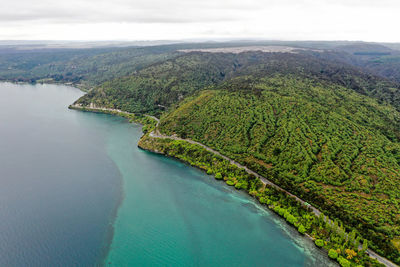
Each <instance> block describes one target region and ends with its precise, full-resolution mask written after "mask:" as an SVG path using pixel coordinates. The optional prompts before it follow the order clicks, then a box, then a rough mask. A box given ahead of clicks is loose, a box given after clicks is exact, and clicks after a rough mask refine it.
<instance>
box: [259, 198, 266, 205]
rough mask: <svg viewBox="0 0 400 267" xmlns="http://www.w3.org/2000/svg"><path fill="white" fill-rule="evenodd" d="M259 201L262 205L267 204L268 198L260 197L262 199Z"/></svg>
mask: <svg viewBox="0 0 400 267" xmlns="http://www.w3.org/2000/svg"><path fill="white" fill-rule="evenodd" d="M258 201H260V203H261V204H266V203H267V198H266V197H260V199H259V200H258Z"/></svg>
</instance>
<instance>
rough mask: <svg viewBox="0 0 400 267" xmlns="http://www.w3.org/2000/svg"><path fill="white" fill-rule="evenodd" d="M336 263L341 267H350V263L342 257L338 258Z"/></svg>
mask: <svg viewBox="0 0 400 267" xmlns="http://www.w3.org/2000/svg"><path fill="white" fill-rule="evenodd" d="M338 262H339V264H340V266H342V267H350V266H351V264H350V262H349V261H348V260H346V259H345V258H343V257H342V256H340V257H339V258H338Z"/></svg>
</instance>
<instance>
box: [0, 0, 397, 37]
mask: <svg viewBox="0 0 400 267" xmlns="http://www.w3.org/2000/svg"><path fill="white" fill-rule="evenodd" d="M0 1H2V3H3V4H4V6H5V8H2V9H1V10H0V40H58V41H140V40H143V41H156V40H171V41H174V40H179V41H184V40H197V39H201V40H215V39H218V40H220V39H234V40H240V39H245V40H247V39H262V40H283V41H295V40H297V41H328V40H348V41H365V42H400V36H398V35H396V34H394V33H395V32H394V26H395V25H400V17H399V16H397V14H398V11H400V3H399V2H398V1H394V0H381V1H379V2H376V1H371V0H366V1H361V0H350V1H345V0H336V1H333V0H320V1H317V0H297V1H295V0H283V1H282V0H281V1H278V0H267V1H257V0H249V1H246V3H244V2H243V1H238V0H225V1H215V0H203V1H197V0H186V1H179V0H165V1H159V0H147V1H143V0H116V1H113V2H110V1H106V0H70V1H68V2H63V1H57V2H54V1H50V0H41V1H37V0H14V1H7V0H0Z"/></svg>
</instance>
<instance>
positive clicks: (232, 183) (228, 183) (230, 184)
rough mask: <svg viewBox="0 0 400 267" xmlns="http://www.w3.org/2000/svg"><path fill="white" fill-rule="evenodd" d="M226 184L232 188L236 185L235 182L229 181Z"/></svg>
mask: <svg viewBox="0 0 400 267" xmlns="http://www.w3.org/2000/svg"><path fill="white" fill-rule="evenodd" d="M226 184H227V185H229V186H232V185H235V181H232V180H228V181H226Z"/></svg>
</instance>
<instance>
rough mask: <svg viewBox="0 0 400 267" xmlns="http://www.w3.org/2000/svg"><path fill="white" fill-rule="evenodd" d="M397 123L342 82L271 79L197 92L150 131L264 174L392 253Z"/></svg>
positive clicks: (398, 183) (398, 220) (399, 154)
mask: <svg viewBox="0 0 400 267" xmlns="http://www.w3.org/2000/svg"><path fill="white" fill-rule="evenodd" d="M399 123H400V114H399V113H398V112H397V111H396V110H395V109H394V108H392V107H390V106H385V105H380V104H378V103H377V101H376V100H374V99H372V98H368V97H365V96H362V95H360V94H357V93H355V92H354V91H352V90H350V89H347V88H345V87H343V86H340V85H337V84H333V83H330V82H324V81H317V80H315V79H304V78H301V77H297V76H293V75H274V76H273V77H265V78H254V77H251V76H248V77H241V78H237V79H233V80H231V81H229V82H226V83H224V84H222V85H220V86H219V87H218V89H217V90H206V91H202V92H200V93H198V94H196V96H193V97H191V98H189V99H187V100H185V101H183V102H182V103H181V104H179V106H178V107H177V108H176V109H174V110H173V111H171V112H170V113H167V114H165V115H164V116H163V117H162V120H161V124H160V127H159V128H160V131H161V132H162V133H164V134H167V135H173V134H177V135H178V136H181V137H184V138H190V139H193V140H196V141H199V142H201V143H204V144H206V145H208V146H210V147H213V148H215V149H217V150H218V151H220V152H222V153H223V154H224V155H227V156H229V157H231V158H233V159H235V160H237V161H239V162H241V163H242V164H244V165H246V166H248V167H250V168H251V169H253V170H255V171H257V172H258V173H260V174H262V175H265V176H266V177H269V178H271V179H272V180H273V181H274V182H276V183H277V184H279V185H281V186H283V187H285V188H286V189H288V190H289V191H291V192H293V193H296V194H298V195H300V196H302V197H303V198H305V199H307V200H309V201H310V202H312V203H313V204H316V205H317V206H319V207H321V208H322V209H323V210H327V211H329V212H330V214H331V215H333V216H335V217H338V218H341V219H343V220H344V221H345V222H346V223H347V224H348V225H351V226H353V227H356V228H357V229H358V230H359V231H361V232H362V233H363V234H364V235H365V236H366V237H368V238H370V239H372V240H373V241H374V244H375V245H376V246H377V247H379V248H378V251H381V252H383V250H386V251H385V252H386V253H385V254H388V255H392V256H393V257H394V258H396V257H397V256H399V252H398V251H397V252H396V249H395V247H394V246H393V243H391V242H390V240H392V241H393V240H397V238H398V237H399V235H400V217H399V212H400V200H399V195H400V143H399V138H400V133H399V129H400V128H399ZM396 255H397V256H396Z"/></svg>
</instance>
